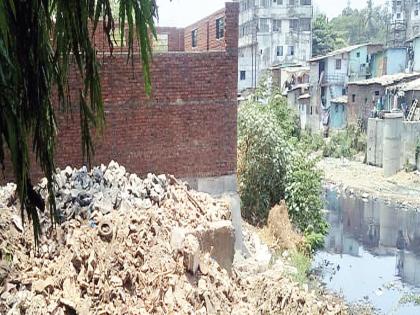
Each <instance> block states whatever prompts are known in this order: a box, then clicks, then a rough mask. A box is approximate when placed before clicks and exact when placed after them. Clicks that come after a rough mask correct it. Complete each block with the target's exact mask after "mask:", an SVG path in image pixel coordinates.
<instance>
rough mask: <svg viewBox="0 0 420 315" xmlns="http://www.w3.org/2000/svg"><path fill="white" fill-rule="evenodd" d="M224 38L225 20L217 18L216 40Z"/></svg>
mask: <svg viewBox="0 0 420 315" xmlns="http://www.w3.org/2000/svg"><path fill="white" fill-rule="evenodd" d="M224 36H225V19H224V18H219V19H217V20H216V38H217V39H219V38H223V37H224Z"/></svg>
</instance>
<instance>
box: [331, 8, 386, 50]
mask: <svg viewBox="0 0 420 315" xmlns="http://www.w3.org/2000/svg"><path fill="white" fill-rule="evenodd" d="M388 21H389V12H388V8H387V7H386V6H383V5H381V6H373V3H372V1H371V0H368V1H367V5H366V7H365V8H364V9H362V10H357V9H352V8H350V7H347V8H345V9H344V10H343V12H342V14H341V15H339V16H338V17H335V18H333V19H332V20H331V23H330V24H331V27H332V28H333V29H334V30H335V31H336V32H337V33H338V34H339V36H340V37H341V38H343V39H344V41H345V42H346V44H348V45H355V44H362V43H367V42H373V43H385V41H386V30H387V23H388Z"/></svg>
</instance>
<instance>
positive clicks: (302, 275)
mask: <svg viewBox="0 0 420 315" xmlns="http://www.w3.org/2000/svg"><path fill="white" fill-rule="evenodd" d="M290 263H291V265H292V266H293V267H295V268H296V273H292V274H291V277H292V278H293V280H295V281H296V282H297V283H299V284H305V283H307V282H308V275H309V271H310V268H311V258H310V256H308V255H306V254H304V253H301V252H298V251H293V252H292V253H291V255H290Z"/></svg>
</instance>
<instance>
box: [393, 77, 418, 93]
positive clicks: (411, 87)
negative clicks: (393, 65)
mask: <svg viewBox="0 0 420 315" xmlns="http://www.w3.org/2000/svg"><path fill="white" fill-rule="evenodd" d="M395 87H396V88H398V89H399V90H400V91H404V92H406V91H420V79H416V80H413V81H410V82H404V83H400V84H397V85H395Z"/></svg>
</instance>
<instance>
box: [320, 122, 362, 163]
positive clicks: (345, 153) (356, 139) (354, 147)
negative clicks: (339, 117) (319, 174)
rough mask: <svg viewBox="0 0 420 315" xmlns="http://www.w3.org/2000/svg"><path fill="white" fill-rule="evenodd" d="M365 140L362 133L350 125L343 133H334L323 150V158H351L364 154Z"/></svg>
mask: <svg viewBox="0 0 420 315" xmlns="http://www.w3.org/2000/svg"><path fill="white" fill-rule="evenodd" d="M366 146H367V140H366V135H365V134H364V133H363V131H362V130H361V129H360V128H358V127H356V126H353V125H350V126H349V127H347V128H346V129H345V130H343V131H339V132H336V133H334V134H333V135H332V136H331V138H330V140H329V142H327V143H326V145H325V146H324V149H323V156H324V157H335V158H340V157H346V158H352V157H353V156H355V155H356V154H357V153H359V152H366Z"/></svg>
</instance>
